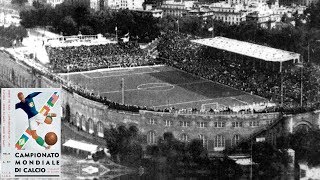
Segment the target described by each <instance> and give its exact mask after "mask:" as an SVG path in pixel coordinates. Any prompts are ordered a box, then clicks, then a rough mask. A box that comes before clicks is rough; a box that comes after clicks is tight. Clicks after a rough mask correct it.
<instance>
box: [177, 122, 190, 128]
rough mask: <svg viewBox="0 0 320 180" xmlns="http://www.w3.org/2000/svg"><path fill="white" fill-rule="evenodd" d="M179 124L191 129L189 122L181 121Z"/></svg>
mask: <svg viewBox="0 0 320 180" xmlns="http://www.w3.org/2000/svg"><path fill="white" fill-rule="evenodd" d="M179 123H180V126H181V127H190V122H189V121H180V122H179Z"/></svg>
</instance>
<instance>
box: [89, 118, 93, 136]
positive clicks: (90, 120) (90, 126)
mask: <svg viewBox="0 0 320 180" xmlns="http://www.w3.org/2000/svg"><path fill="white" fill-rule="evenodd" d="M93 132H94V131H93V120H92V119H89V133H90V134H92V133H93Z"/></svg>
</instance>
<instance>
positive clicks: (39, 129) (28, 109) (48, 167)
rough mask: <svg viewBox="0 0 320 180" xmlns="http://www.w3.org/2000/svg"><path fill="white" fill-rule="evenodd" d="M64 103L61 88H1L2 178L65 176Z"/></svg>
mask: <svg viewBox="0 0 320 180" xmlns="http://www.w3.org/2000/svg"><path fill="white" fill-rule="evenodd" d="M60 102H61V93H60V89H53V88H50V89H49V88H47V89H44V88H2V89H1V136H2V137H1V149H2V152H1V167H2V168H1V178H34V177H42V178H44V177H45V178H59V177H60V176H61V170H60V158H61V138H60V137H61V114H62V112H61V104H60Z"/></svg>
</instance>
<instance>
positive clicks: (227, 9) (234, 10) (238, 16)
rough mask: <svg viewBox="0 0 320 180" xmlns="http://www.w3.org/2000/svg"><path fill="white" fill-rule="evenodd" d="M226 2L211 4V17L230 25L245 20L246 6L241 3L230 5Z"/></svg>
mask: <svg viewBox="0 0 320 180" xmlns="http://www.w3.org/2000/svg"><path fill="white" fill-rule="evenodd" d="M228 3H230V2H228ZM228 3H225V2H219V3H213V4H211V5H210V6H209V8H210V10H211V11H212V18H213V19H215V20H220V21H222V22H225V23H228V24H230V25H232V24H240V23H241V22H243V21H246V15H247V10H246V7H244V6H243V5H241V4H239V5H234V4H233V5H230V4H228Z"/></svg>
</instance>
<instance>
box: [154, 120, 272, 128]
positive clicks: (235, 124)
mask: <svg viewBox="0 0 320 180" xmlns="http://www.w3.org/2000/svg"><path fill="white" fill-rule="evenodd" d="M272 122H273V120H268V121H267V124H271V123H272ZM149 124H157V120H156V119H149ZM196 124H197V127H199V128H206V127H208V126H209V123H208V122H205V121H201V122H197V123H196ZM231 124H232V127H234V128H237V127H243V122H240V121H233V122H232V123H231ZM164 125H165V126H168V127H169V126H173V121H172V120H164ZM259 125H260V122H259V121H250V122H249V126H250V127H258V126H259ZM179 126H181V127H190V126H191V122H190V121H179ZM213 127H215V128H222V127H226V122H225V121H216V122H214V125H213Z"/></svg>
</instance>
